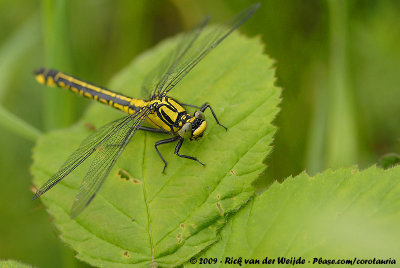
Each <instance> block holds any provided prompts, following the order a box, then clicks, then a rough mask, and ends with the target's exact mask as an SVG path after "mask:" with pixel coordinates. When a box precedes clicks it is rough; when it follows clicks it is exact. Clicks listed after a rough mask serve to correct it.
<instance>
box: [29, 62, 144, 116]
mask: <svg viewBox="0 0 400 268" xmlns="http://www.w3.org/2000/svg"><path fill="white" fill-rule="evenodd" d="M34 73H35V76H36V80H37V81H38V82H39V83H40V84H45V85H48V86H53V87H54V86H58V87H61V88H65V89H67V90H70V91H72V92H74V93H75V94H79V95H81V96H83V97H86V98H89V99H93V100H96V101H98V102H101V103H104V104H108V105H110V106H111V107H114V108H116V109H118V110H121V111H123V112H125V113H128V114H133V113H135V112H136V111H137V109H138V108H140V107H144V106H146V105H147V102H146V101H144V100H141V99H133V98H130V97H127V96H124V95H122V94H120V93H117V92H113V91H111V90H108V89H106V88H103V87H99V86H96V85H94V84H91V83H88V82H85V81H83V80H80V79H78V78H76V77H73V76H71V75H68V74H66V73H62V72H59V71H57V70H53V69H45V68H41V69H39V70H37V71H35V72H34Z"/></svg>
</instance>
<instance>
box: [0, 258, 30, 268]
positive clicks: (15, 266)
mask: <svg viewBox="0 0 400 268" xmlns="http://www.w3.org/2000/svg"><path fill="white" fill-rule="evenodd" d="M29 267H32V265H27V264H24V263H21V262H18V261H14V260H7V261H2V260H0V268H29Z"/></svg>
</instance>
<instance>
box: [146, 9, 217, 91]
mask: <svg viewBox="0 0 400 268" xmlns="http://www.w3.org/2000/svg"><path fill="white" fill-rule="evenodd" d="M209 20H210V17H209V16H206V17H205V18H204V19H203V20H202V21H201V22H200V23H199V24H197V25H196V26H195V27H194V28H193V29H191V30H190V31H188V32H186V33H184V34H181V35H179V36H178V38H179V39H180V40H178V45H177V46H176V47H174V48H173V49H172V51H171V52H170V53H168V54H167V56H166V57H164V58H163V59H162V60H161V62H160V63H159V64H158V66H157V67H156V68H154V69H153V70H152V71H151V72H150V73H149V74H148V75H147V76H146V77H145V79H144V81H143V85H142V96H143V97H149V95H150V96H151V95H152V94H155V93H157V92H160V91H161V90H160V89H162V88H163V86H164V84H165V83H166V82H167V80H168V78H169V77H170V76H171V75H172V74H173V72H174V70H175V69H176V67H177V65H178V64H179V62H180V61H181V60H182V57H183V56H184V55H185V53H186V52H187V51H188V50H189V49H190V47H191V46H192V45H193V43H194V42H195V40H196V39H197V38H198V36H199V35H200V33H201V32H202V31H203V29H204V27H205V26H206V25H207V24H208V22H209Z"/></svg>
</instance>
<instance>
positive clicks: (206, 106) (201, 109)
mask: <svg viewBox="0 0 400 268" xmlns="http://www.w3.org/2000/svg"><path fill="white" fill-rule="evenodd" d="M207 108H210V110H211V113H212V115H213V116H214V119H215V121H216V122H217V124H218V125H220V126H221V127H223V128H225V130H228V128H227V127H225V126H224V125H222V124H221V123H220V122H219V121H218V118H217V116H216V115H215V113H214V110H213V109H212V108H211V106H210V104H208V103H204V105H203V106H202V107H201V108H200V111H202V112H204V111H205V110H206V109H207Z"/></svg>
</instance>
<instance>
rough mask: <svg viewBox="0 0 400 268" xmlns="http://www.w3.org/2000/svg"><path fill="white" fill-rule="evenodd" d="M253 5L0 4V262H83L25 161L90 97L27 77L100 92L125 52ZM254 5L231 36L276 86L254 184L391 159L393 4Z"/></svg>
mask: <svg viewBox="0 0 400 268" xmlns="http://www.w3.org/2000/svg"><path fill="white" fill-rule="evenodd" d="M253 2H254V1H230V0H219V1H212V0H207V1H195V0H186V1H180V0H169V1H167V0H163V1H145V0H135V1H109V0H87V1H77V0H71V1H67V0H42V1H38V0H36V1H26V0H14V1H7V0H0V25H1V27H0V104H1V105H0V129H1V131H0V148H1V152H0V259H17V260H20V261H23V262H25V263H30V264H33V265H35V266H38V267H75V266H78V267H83V266H86V265H85V264H83V263H80V262H79V261H77V260H75V258H73V255H74V253H73V251H72V250H70V249H69V248H68V247H67V246H66V245H64V244H63V243H62V242H61V241H60V240H59V239H58V238H57V232H56V230H55V229H54V227H53V226H52V224H51V220H50V221H49V217H48V216H47V214H46V212H45V209H44V207H43V206H42V205H41V204H40V202H32V201H31V197H32V193H31V189H30V187H31V176H30V173H29V166H30V163H31V149H32V146H34V140H35V139H36V138H37V136H38V135H40V132H45V131H48V130H52V129H57V128H62V127H66V126H68V125H70V124H72V123H73V122H74V121H76V120H77V119H78V118H79V117H80V115H81V114H82V113H83V112H84V109H85V107H86V106H87V105H88V104H89V102H88V101H87V100H82V99H79V98H75V97H74V96H72V94H64V93H65V92H62V91H61V90H53V89H49V88H44V87H42V86H40V85H38V84H37V83H36V82H35V81H34V78H33V75H32V74H31V73H32V70H34V69H35V68H38V67H40V66H47V67H54V68H58V69H61V70H64V71H66V72H69V73H71V74H75V75H76V76H79V77H81V78H83V79H85V80H88V81H93V82H94V83H96V84H99V85H107V82H108V81H109V79H110V78H111V77H112V76H113V75H114V74H115V73H116V72H118V71H119V70H120V69H122V68H123V67H124V66H126V65H127V64H128V63H129V62H130V61H131V60H132V59H133V58H134V57H135V56H137V55H138V54H140V53H141V52H143V51H145V50H146V49H148V48H149V47H151V46H153V45H154V44H156V43H157V42H159V41H160V40H162V39H164V38H166V37H168V36H171V35H174V34H176V33H178V32H180V31H183V30H187V29H189V28H190V27H192V26H193V25H194V24H195V23H196V22H198V21H199V20H200V19H201V18H202V17H203V16H204V14H207V13H209V14H211V15H212V17H213V18H214V19H215V20H218V21H225V20H226V19H228V18H230V17H231V16H233V15H234V14H236V13H237V12H239V11H240V10H242V9H244V8H245V7H247V6H248V5H250V4H251V3H253ZM261 3H262V6H261V8H260V9H259V10H258V11H257V12H256V13H255V15H254V16H253V17H252V18H251V19H250V20H249V21H248V22H246V23H245V24H244V25H243V26H242V27H241V29H240V31H241V32H243V33H245V34H246V35H248V36H255V35H257V36H260V37H261V39H262V41H263V42H264V43H265V52H266V53H267V54H269V55H270V56H271V57H272V58H274V59H275V60H276V64H275V66H276V72H277V81H276V84H277V85H278V86H280V87H282V88H283V92H282V98H283V100H282V103H281V109H282V110H281V113H280V114H279V116H278V117H277V119H276V120H275V125H276V126H278V128H279V129H278V132H277V135H276V139H275V143H274V151H273V152H272V154H271V155H270V156H269V157H268V158H267V159H266V163H267V164H268V166H269V168H268V169H267V171H266V172H265V173H264V174H262V179H263V180H264V181H273V180H278V181H283V180H284V178H285V177H287V176H289V175H296V174H298V173H300V172H301V171H303V170H307V172H308V173H310V174H315V173H317V172H319V171H322V170H324V169H326V168H329V167H339V166H350V165H355V164H357V165H359V167H360V168H365V167H367V166H370V165H372V164H374V163H376V162H377V160H378V159H379V158H380V157H381V156H382V155H384V154H386V153H399V152H400V141H399V137H400V135H399V133H400V124H399V123H400V120H399V115H400V102H399V100H400V90H399V87H400V86H399V85H400V75H399V70H400V46H399V43H400V2H399V1H396V0H393V1H391V0H383V1H372V0H369V1H368V0H350V1H345V0H337V1H336V0H327V1H322V0H312V1H311V0H310V1H299V0H291V1H274V0H264V1H261ZM213 53H224V52H223V51H220V50H218V49H216V50H215V52H213ZM210 57H212V53H211V55H210ZM244 68H245V67H244ZM204 79H207V78H204ZM243 90H246V89H243ZM249 97H250V98H251V96H249ZM205 100H206V99H205ZM243 135H244V137H245V135H246V133H243Z"/></svg>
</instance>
